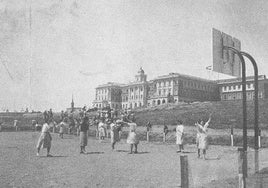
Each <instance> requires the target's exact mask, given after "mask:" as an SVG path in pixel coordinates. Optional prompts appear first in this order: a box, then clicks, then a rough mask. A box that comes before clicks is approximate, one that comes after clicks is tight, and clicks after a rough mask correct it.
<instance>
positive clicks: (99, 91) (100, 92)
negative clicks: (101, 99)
mask: <svg viewBox="0 0 268 188" xmlns="http://www.w3.org/2000/svg"><path fill="white" fill-rule="evenodd" d="M97 93H98V94H106V93H108V89H97Z"/></svg>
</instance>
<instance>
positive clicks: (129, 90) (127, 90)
mask: <svg viewBox="0 0 268 188" xmlns="http://www.w3.org/2000/svg"><path fill="white" fill-rule="evenodd" d="M138 90H140V92H142V91H143V88H142V87H135V88H129V89H126V90H125V91H126V93H128V92H131V93H132V92H134V91H138Z"/></svg>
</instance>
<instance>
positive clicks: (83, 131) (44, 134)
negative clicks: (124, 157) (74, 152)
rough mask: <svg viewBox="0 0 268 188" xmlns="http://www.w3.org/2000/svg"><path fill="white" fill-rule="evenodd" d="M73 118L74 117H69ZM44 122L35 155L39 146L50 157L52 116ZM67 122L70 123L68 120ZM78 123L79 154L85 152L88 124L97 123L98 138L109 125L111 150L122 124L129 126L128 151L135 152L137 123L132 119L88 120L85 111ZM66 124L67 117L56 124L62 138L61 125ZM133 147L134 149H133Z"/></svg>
mask: <svg viewBox="0 0 268 188" xmlns="http://www.w3.org/2000/svg"><path fill="white" fill-rule="evenodd" d="M70 119H74V118H70ZM44 120H45V123H44V124H43V126H42V130H41V134H40V137H39V140H38V142H37V156H39V153H40V149H41V148H46V149H47V156H48V157H51V156H52V155H51V154H50V148H51V141H52V136H51V134H50V129H51V128H53V127H54V125H55V121H54V120H53V119H52V118H46V119H45V118H44ZM68 123H72V122H71V121H70V120H69V121H68ZM76 123H77V124H78V129H79V136H80V154H85V153H86V149H85V148H86V146H87V142H88V130H89V126H90V125H94V124H97V129H98V133H99V139H100V140H104V138H105V136H106V134H107V132H106V129H107V125H108V126H109V127H110V138H111V147H112V150H114V149H115V144H116V143H117V142H119V141H120V137H121V131H122V127H123V126H128V127H129V130H130V131H129V136H128V139H127V143H128V144H130V152H129V153H137V152H138V151H137V148H138V143H139V140H138V137H137V134H136V128H137V124H136V123H135V122H133V121H132V120H129V119H127V121H126V119H123V118H122V120H121V119H118V118H117V119H108V120H105V118H101V119H92V120H90V119H89V117H88V115H87V114H86V113H84V114H83V116H82V117H80V121H79V120H78V121H77V122H76ZM66 124H67V118H66V117H63V118H62V119H61V122H60V123H59V124H58V125H57V126H58V127H60V130H59V135H60V137H61V138H63V131H62V129H63V127H64V126H66ZM133 148H134V151H133Z"/></svg>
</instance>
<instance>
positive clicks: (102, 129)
mask: <svg viewBox="0 0 268 188" xmlns="http://www.w3.org/2000/svg"><path fill="white" fill-rule="evenodd" d="M98 127H99V139H100V140H104V138H105V125H104V119H103V118H102V119H101V121H100V122H99V126H98Z"/></svg>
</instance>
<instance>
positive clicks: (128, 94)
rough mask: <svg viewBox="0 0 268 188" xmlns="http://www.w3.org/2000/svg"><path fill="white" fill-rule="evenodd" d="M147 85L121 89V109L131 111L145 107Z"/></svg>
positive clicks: (129, 86) (142, 84)
mask: <svg viewBox="0 0 268 188" xmlns="http://www.w3.org/2000/svg"><path fill="white" fill-rule="evenodd" d="M147 92H148V89H147V83H140V84H135V85H127V86H124V87H122V108H123V109H128V108H130V109H132V108H137V107H143V106H146V105H147Z"/></svg>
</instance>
